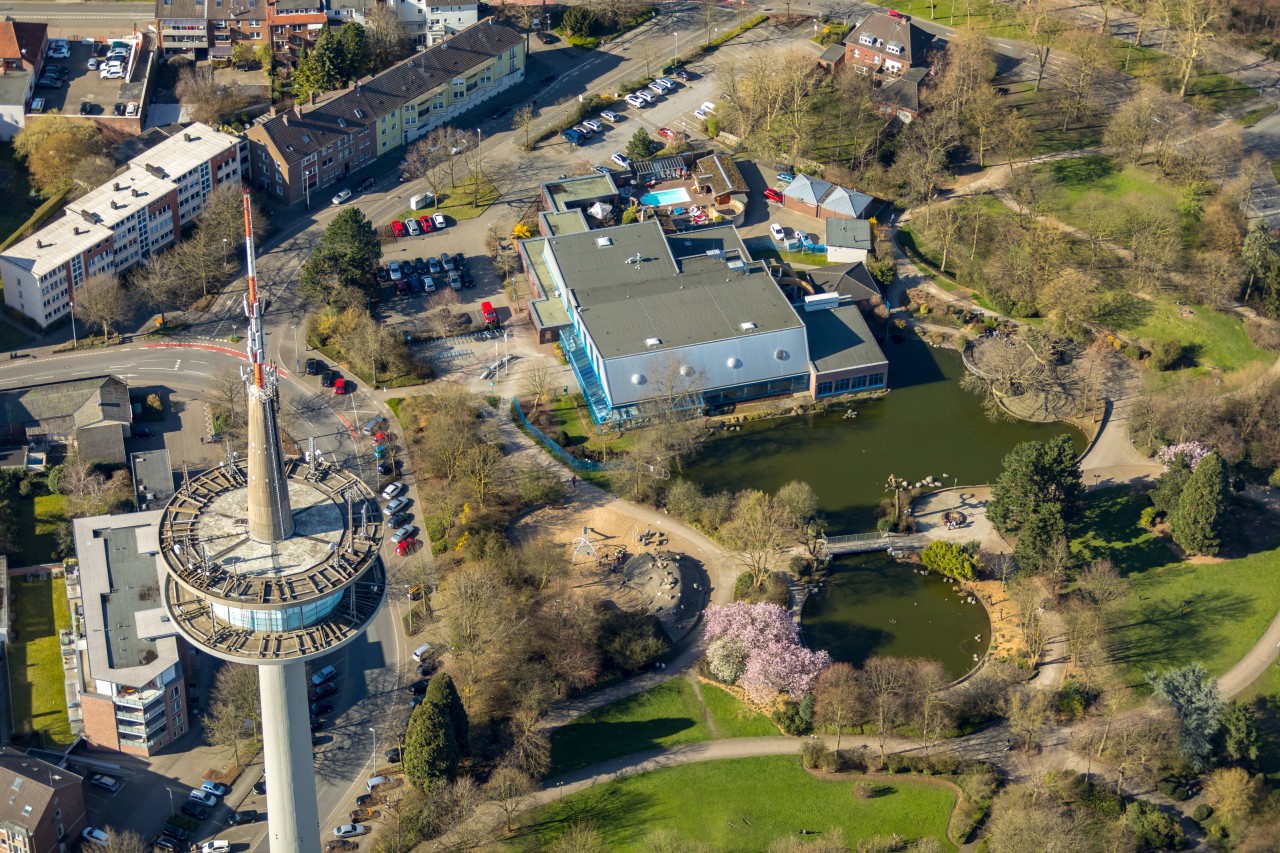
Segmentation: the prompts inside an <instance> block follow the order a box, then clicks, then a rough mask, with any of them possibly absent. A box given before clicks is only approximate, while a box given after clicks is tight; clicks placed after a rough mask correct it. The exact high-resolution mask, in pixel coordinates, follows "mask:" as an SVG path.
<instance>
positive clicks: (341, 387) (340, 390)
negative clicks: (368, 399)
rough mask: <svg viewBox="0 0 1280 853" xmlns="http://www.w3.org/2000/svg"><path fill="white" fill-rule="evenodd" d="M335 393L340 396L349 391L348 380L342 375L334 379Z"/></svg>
mask: <svg viewBox="0 0 1280 853" xmlns="http://www.w3.org/2000/svg"><path fill="white" fill-rule="evenodd" d="M333 393H334V394H336V395H338V396H339V397H341V396H342V395H343V394H345V393H347V380H346V379H343V378H342V377H341V376H339V377H338V378H337V379H335V380H333Z"/></svg>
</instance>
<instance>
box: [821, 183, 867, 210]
mask: <svg viewBox="0 0 1280 853" xmlns="http://www.w3.org/2000/svg"><path fill="white" fill-rule="evenodd" d="M872 201H873V199H872V198H871V196H869V195H867V194H866V193H860V192H858V191H857V190H851V189H848V188H847V187H841V186H833V187H831V191H830V192H828V193H827V195H826V197H825V198H823V199H822V207H823V209H824V210H829V211H831V212H832V213H840V214H843V215H845V216H852V217H854V218H860V217H861V216H862V214H864V213H866V212H867V208H868V207H870V206H871V202H872Z"/></svg>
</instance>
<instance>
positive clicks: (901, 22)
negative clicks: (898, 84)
mask: <svg viewBox="0 0 1280 853" xmlns="http://www.w3.org/2000/svg"><path fill="white" fill-rule="evenodd" d="M932 44H933V36H931V35H930V34H929V33H927V32H925V31H924V30H922V29H920V28H919V27H917V26H916V25H915V24H912V23H911V20H910V19H909V18H907V17H905V16H902V15H898V14H897V13H896V12H894V13H885V12H872V13H871V14H870V15H867V17H866V18H865V19H863V21H862V23H861V24H859V25H858V26H857V27H855V28H854V30H853V32H851V33H849V36H848V38H846V39H845V41H844V63H845V64H846V65H848V66H849V67H850V68H853V69H856V70H859V71H861V72H862V73H864V74H865V73H872V74H889V75H893V76H897V75H899V74H902V73H903V72H904V71H906V70H908V69H910V68H918V67H921V66H925V65H927V64H928V53H929V48H930V46H931V45H932Z"/></svg>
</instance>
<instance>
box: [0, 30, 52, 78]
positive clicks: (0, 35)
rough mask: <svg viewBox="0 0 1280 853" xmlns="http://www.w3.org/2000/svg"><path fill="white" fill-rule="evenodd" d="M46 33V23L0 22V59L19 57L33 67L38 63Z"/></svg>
mask: <svg viewBox="0 0 1280 853" xmlns="http://www.w3.org/2000/svg"><path fill="white" fill-rule="evenodd" d="M48 34H49V25H48V24H33V23H29V22H23V21H4V22H0V59H21V60H25V61H26V62H27V64H28V65H31V66H33V67H34V66H36V65H39V64H40V51H41V50H42V46H43V45H44V41H45V38H46V37H47V36H48Z"/></svg>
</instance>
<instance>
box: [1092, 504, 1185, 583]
mask: <svg viewBox="0 0 1280 853" xmlns="http://www.w3.org/2000/svg"><path fill="white" fill-rule="evenodd" d="M1150 505H1151V502H1150V501H1149V500H1147V499H1146V498H1145V497H1133V496H1132V494H1131V492H1130V490H1129V487H1128V486H1115V487H1113V488H1106V489H1094V490H1092V491H1090V492H1087V493H1086V494H1085V505H1084V515H1083V516H1082V517H1081V519H1080V520H1079V521H1078V522H1077V523H1076V524H1075V526H1074V528H1073V529H1072V531H1071V551H1072V553H1073V554H1075V555H1076V557H1077V558H1078V559H1079V560H1080V561H1081V562H1084V563H1088V562H1092V561H1094V560H1101V559H1108V560H1111V562H1112V563H1114V564H1115V566H1116V569H1117V570H1119V572H1120V574H1122V575H1129V574H1132V573H1133V572H1141V571H1146V570H1149V569H1155V568H1159V567H1161V566H1167V565H1168V564H1169V563H1170V562H1172V561H1173V560H1174V559H1175V556H1174V553H1173V551H1171V550H1170V549H1169V546H1168V545H1166V544H1165V540H1163V539H1160V538H1159V537H1157V536H1156V535H1155V534H1154V533H1152V532H1151V530H1150V529H1149V528H1144V527H1142V526H1140V525H1139V524H1138V519H1139V516H1140V515H1142V510H1143V509H1145V508H1146V507H1148V506H1150Z"/></svg>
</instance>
